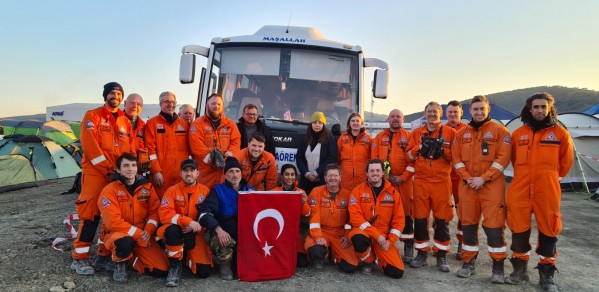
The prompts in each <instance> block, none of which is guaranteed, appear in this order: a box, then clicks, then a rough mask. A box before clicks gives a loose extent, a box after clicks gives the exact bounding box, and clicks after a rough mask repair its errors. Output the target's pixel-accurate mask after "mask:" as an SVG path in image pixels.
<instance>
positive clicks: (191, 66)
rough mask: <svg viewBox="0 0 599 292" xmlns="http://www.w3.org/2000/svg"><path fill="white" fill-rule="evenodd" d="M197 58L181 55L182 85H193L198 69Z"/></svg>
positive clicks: (180, 78)
mask: <svg viewBox="0 0 599 292" xmlns="http://www.w3.org/2000/svg"><path fill="white" fill-rule="evenodd" d="M195 57H196V56H195V55H194V54H183V55H181V61H180V63H179V64H180V66H179V80H180V81H181V83H182V84H188V83H193V80H194V77H195V68H196V58H195Z"/></svg>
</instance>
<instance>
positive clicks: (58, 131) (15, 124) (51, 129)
mask: <svg viewBox="0 0 599 292" xmlns="http://www.w3.org/2000/svg"><path fill="white" fill-rule="evenodd" d="M0 125H2V126H3V127H4V135H5V136H8V135H36V136H44V137H48V138H50V139H52V140H54V141H56V142H57V143H58V144H60V145H67V144H70V143H72V142H73V141H76V140H77V136H76V135H75V133H73V129H72V128H71V125H69V124H67V123H66V122H63V121H58V120H54V121H47V122H41V121H36V120H27V121H17V120H1V121H0Z"/></svg>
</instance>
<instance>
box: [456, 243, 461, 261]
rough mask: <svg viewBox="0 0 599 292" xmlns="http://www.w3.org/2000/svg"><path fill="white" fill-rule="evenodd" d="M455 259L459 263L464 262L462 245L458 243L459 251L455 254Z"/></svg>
mask: <svg viewBox="0 0 599 292" xmlns="http://www.w3.org/2000/svg"><path fill="white" fill-rule="evenodd" d="M455 259H456V260H458V261H461V260H462V243H461V242H460V243H458V251H457V252H456V253H455Z"/></svg>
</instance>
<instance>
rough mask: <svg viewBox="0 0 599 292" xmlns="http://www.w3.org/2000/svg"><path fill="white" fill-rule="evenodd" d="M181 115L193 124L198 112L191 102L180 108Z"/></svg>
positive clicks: (188, 122)
mask: <svg viewBox="0 0 599 292" xmlns="http://www.w3.org/2000/svg"><path fill="white" fill-rule="evenodd" d="M179 117H180V118H182V119H183V120H184V121H185V122H186V123H187V124H188V125H191V123H192V122H193V120H194V119H195V117H196V112H195V111H194V110H193V106H191V104H184V105H182V106H181V107H180V108H179Z"/></svg>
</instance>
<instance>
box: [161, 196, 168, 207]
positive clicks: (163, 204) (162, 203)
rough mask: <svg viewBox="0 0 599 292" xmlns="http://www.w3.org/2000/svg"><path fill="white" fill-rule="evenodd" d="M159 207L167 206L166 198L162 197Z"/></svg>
mask: <svg viewBox="0 0 599 292" xmlns="http://www.w3.org/2000/svg"><path fill="white" fill-rule="evenodd" d="M160 206H168V199H167V198H166V196H164V197H162V202H161V203H160Z"/></svg>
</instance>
